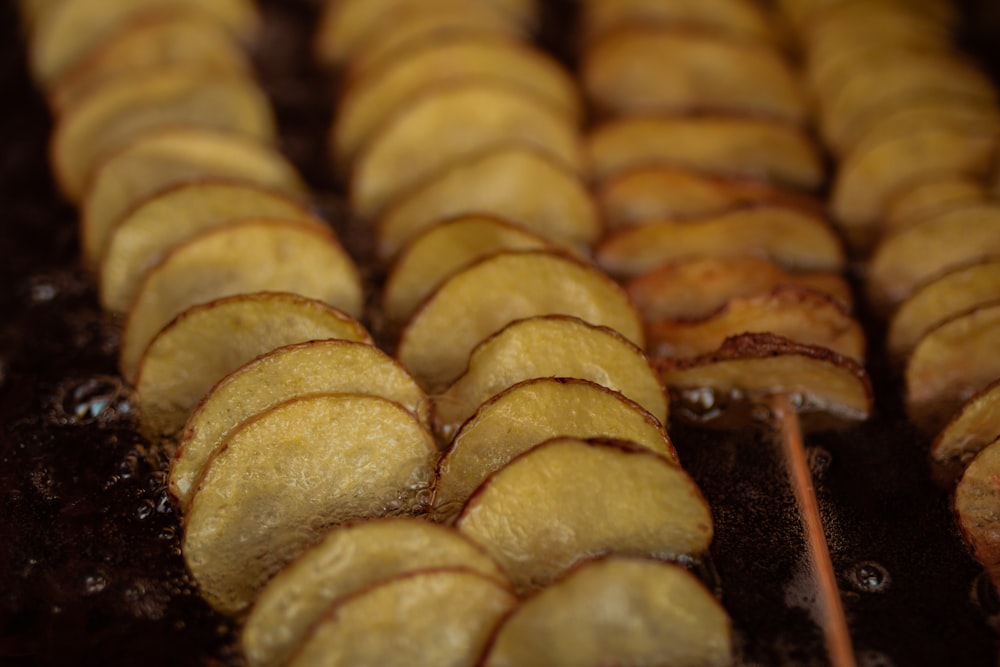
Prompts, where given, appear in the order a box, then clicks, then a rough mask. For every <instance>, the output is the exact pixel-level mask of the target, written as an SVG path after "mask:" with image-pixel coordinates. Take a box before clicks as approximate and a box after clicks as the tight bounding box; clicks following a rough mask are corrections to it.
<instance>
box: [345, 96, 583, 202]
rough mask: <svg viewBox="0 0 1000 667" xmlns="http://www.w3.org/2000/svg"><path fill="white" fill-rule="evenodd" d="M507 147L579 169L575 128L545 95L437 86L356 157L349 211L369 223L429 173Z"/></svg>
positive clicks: (404, 110) (580, 150)
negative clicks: (520, 147) (518, 146)
mask: <svg viewBox="0 0 1000 667" xmlns="http://www.w3.org/2000/svg"><path fill="white" fill-rule="evenodd" d="M510 144H523V145H528V146H534V147H536V148H537V149H538V150H540V151H542V152H544V153H546V154H547V155H550V156H551V157H552V158H553V159H555V160H558V161H560V162H562V163H563V164H565V165H566V166H567V167H570V168H572V169H574V170H576V171H582V164H583V157H582V149H581V146H580V141H579V138H578V136H577V131H576V126H575V125H574V123H572V122H571V121H569V120H567V118H566V117H565V116H564V115H563V114H561V113H560V112H559V110H558V109H556V108H554V107H552V106H550V105H549V103H548V101H547V100H545V99H544V98H538V97H535V96H534V95H532V94H531V93H530V92H529V91H526V90H523V89H521V88H517V87H514V86H511V85H510V84H507V83H501V82H498V81H490V80H482V81H473V82H458V83H453V84H442V85H439V86H435V87H434V88H432V89H430V90H427V91H424V92H423V93H422V94H421V95H420V96H418V97H417V98H416V99H414V100H412V102H411V103H410V104H409V105H407V106H406V107H405V108H404V109H401V110H400V111H398V112H397V113H396V114H395V115H394V116H393V117H392V119H391V120H389V121H388V122H387V123H386V124H385V125H383V126H382V128H381V129H380V131H379V133H378V134H377V136H375V137H373V138H372V141H371V143H370V144H369V145H368V146H367V147H366V149H365V150H364V152H362V153H361V155H360V156H359V159H358V163H357V167H356V169H355V171H354V173H353V175H352V178H351V188H350V190H351V192H350V195H351V204H352V206H353V210H354V212H355V213H356V214H357V215H359V216H361V217H362V218H369V219H371V218H375V217H377V216H378V214H380V213H381V212H382V211H383V210H384V209H385V207H386V206H387V205H389V204H390V203H392V202H393V201H394V200H395V199H397V198H398V197H399V195H401V194H402V193H404V192H405V191H407V190H409V189H410V188H412V187H414V186H416V185H417V184H419V183H420V182H421V181H423V180H425V179H427V178H429V177H431V176H433V175H434V174H435V173H438V172H440V171H441V170H443V169H445V168H447V167H449V166H451V165H453V164H456V163H458V162H459V161H461V160H463V159H466V158H468V157H470V156H472V155H475V154H476V153H479V152H482V151H484V150H487V149H490V148H494V147H498V146H503V145H510ZM430 146H433V150H428V149H429V147H430Z"/></svg>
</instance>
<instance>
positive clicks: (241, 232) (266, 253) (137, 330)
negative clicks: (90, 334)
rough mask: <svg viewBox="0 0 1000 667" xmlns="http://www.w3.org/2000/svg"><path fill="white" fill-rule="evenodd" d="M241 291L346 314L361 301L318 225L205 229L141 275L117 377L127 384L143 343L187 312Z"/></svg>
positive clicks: (260, 223) (262, 223)
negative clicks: (280, 295)
mask: <svg viewBox="0 0 1000 667" xmlns="http://www.w3.org/2000/svg"><path fill="white" fill-rule="evenodd" d="M249 292H291V293H294V294H299V295H301V296H304V297H307V298H311V299H316V300H318V301H324V302H326V303H329V304H330V305H332V306H336V307H337V308H339V309H341V310H343V311H345V312H346V313H348V314H350V315H353V316H358V315H359V314H360V313H361V309H362V306H363V298H364V297H363V294H362V287H361V277H360V275H359V274H358V270H357V267H356V266H355V265H354V262H353V260H351V257H350V256H349V255H348V254H347V253H346V252H345V251H344V249H343V248H342V247H341V245H340V243H338V242H337V240H336V238H335V237H334V235H333V233H332V232H331V231H330V230H329V229H327V228H325V227H320V226H318V225H312V224H303V223H298V222H289V221H283V220H247V221H240V222H234V223H232V224H229V225H226V226H224V227H217V228H215V229H210V230H208V231H205V232H202V233H201V234H198V235H197V236H195V237H194V238H192V239H190V240H188V241H185V242H184V243H182V244H180V245H178V246H177V247H175V248H174V249H173V250H171V251H170V252H169V253H168V254H167V255H166V256H165V257H164V258H163V261H161V262H160V263H159V264H157V265H156V267H155V268H153V269H152V270H150V271H149V273H147V274H146V277H145V279H144V280H143V281H142V285H140V286H139V289H138V291H137V292H136V297H135V301H133V302H132V305H131V306H130V307H129V312H128V319H127V320H126V323H125V330H124V332H123V334H122V343H121V356H120V360H119V361H120V366H121V371H122V375H123V376H124V377H125V378H126V379H127V380H134V379H135V374H136V371H137V369H138V366H139V360H140V359H141V358H142V353H143V350H145V349H146V346H147V345H148V344H149V341H151V340H152V339H153V337H155V336H156V334H157V332H159V331H160V329H162V328H163V327H164V326H166V325H167V323H169V322H170V321H171V320H172V319H173V318H175V317H176V316H177V315H179V314H180V313H182V312H183V311H184V310H186V309H187V308H189V307H191V306H194V305H196V304H199V303H205V302H208V301H212V300H213V299H219V298H222V297H225V296H231V295H233V294H244V293H249Z"/></svg>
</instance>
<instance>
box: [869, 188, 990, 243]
mask: <svg viewBox="0 0 1000 667" xmlns="http://www.w3.org/2000/svg"><path fill="white" fill-rule="evenodd" d="M987 199H989V193H988V192H987V190H986V184H985V183H983V181H982V179H981V178H974V177H972V176H965V175H961V174H952V173H947V174H934V175H931V176H929V177H927V178H926V179H925V180H922V181H919V182H917V183H914V184H913V185H910V186H909V187H906V188H903V189H902V190H900V191H899V192H897V193H896V195H895V196H894V197H892V198H891V199H890V200H889V202H888V204H887V205H886V212H885V219H884V220H883V222H882V225H883V228H884V232H883V234H884V236H891V235H893V234H896V233H899V232H900V231H902V230H904V229H906V228H907V227H912V226H913V225H915V224H917V223H918V222H920V221H921V220H924V219H926V218H930V217H933V216H935V215H937V214H939V213H944V212H945V211H947V210H948V209H952V208H959V207H962V206H967V205H970V204H985V203H986V201H987Z"/></svg>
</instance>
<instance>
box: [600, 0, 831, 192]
mask: <svg viewBox="0 0 1000 667" xmlns="http://www.w3.org/2000/svg"><path fill="white" fill-rule="evenodd" d="M597 6H601V7H603V6H605V5H603V4H600V5H597ZM587 151H588V157H589V160H590V167H591V173H592V174H593V176H594V178H595V179H597V180H598V181H603V180H605V179H608V178H611V177H613V176H615V175H616V174H619V173H621V172H625V171H629V170H631V169H635V168H637V167H642V166H648V165H650V164H663V165H674V166H678V167H685V168H689V169H693V170H696V171H703V172H707V173H713V174H718V175H722V176H734V177H742V178H757V179H762V180H766V181H773V182H775V183H778V184H781V185H790V186H792V187H798V188H804V189H807V190H815V189H816V188H818V187H819V186H820V185H822V184H823V176H824V174H823V160H822V157H821V155H820V152H819V150H818V148H817V147H816V145H815V144H814V143H813V141H812V140H810V138H809V136H808V135H807V134H806V133H805V132H804V131H803V130H802V129H801V128H799V127H797V126H795V125H790V124H787V123H776V122H773V121H770V120H767V119H763V118H750V117H744V118H736V117H731V116H700V117H690V118H689V117H667V116H663V117H659V116H638V117H626V118H618V119H614V120H611V121H608V122H606V123H604V124H602V125H599V126H598V127H597V129H595V130H594V131H593V132H591V133H590V136H589V137H588V138H587Z"/></svg>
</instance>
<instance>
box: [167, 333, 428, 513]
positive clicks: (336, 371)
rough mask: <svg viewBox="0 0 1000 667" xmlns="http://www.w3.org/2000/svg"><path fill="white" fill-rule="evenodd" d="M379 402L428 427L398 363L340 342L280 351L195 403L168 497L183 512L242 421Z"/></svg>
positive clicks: (422, 398)
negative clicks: (343, 400)
mask: <svg viewBox="0 0 1000 667" xmlns="http://www.w3.org/2000/svg"><path fill="white" fill-rule="evenodd" d="M323 393H342V394H367V395H371V396H381V397H382V398H385V399H387V400H390V401H393V402H395V403H398V404H400V405H402V406H403V407H404V408H406V409H407V410H409V411H410V412H412V413H413V414H414V415H415V416H416V417H417V419H419V420H420V423H421V424H422V425H423V426H425V427H428V428H429V427H430V421H431V419H430V401H429V399H428V398H427V395H426V394H424V392H423V391H422V390H421V389H420V387H418V386H417V383H416V382H415V381H414V380H413V378H412V377H410V375H409V374H408V373H407V372H406V371H405V370H404V369H403V367H402V366H400V365H399V363H398V362H397V361H396V360H395V359H393V358H392V357H390V356H388V355H387V354H385V353H384V352H382V351H381V350H379V349H378V348H376V347H374V346H372V345H368V344H366V343H356V342H353V341H346V340H315V341H309V342H306V343H298V344H296V345H289V346H286V347H281V348H278V349H276V350H274V351H273V352H269V353H267V354H265V355H262V356H260V357H258V358H256V359H254V360H253V361H251V362H249V363H247V364H246V365H244V366H241V367H240V368H239V369H237V370H235V371H233V372H232V373H230V374H229V375H227V376H226V377H225V378H223V379H222V380H221V381H220V382H219V383H218V384H217V385H215V386H214V387H212V390H211V391H210V392H209V393H208V394H207V395H206V396H205V397H204V398H203V399H202V400H201V402H200V403H199V404H198V407H197V409H195V411H194V412H193V413H192V414H191V417H190V418H188V421H187V424H185V426H184V431H183V432H182V433H181V436H180V442H179V443H178V447H177V452H176V454H175V455H174V458H173V461H172V463H171V466H170V490H171V492H172V494H173V496H174V498H175V499H176V500H177V504H178V505H179V506H180V508H181V509H182V510H186V509H187V507H188V505H189V504H190V502H191V496H192V493H193V492H194V485H195V483H196V482H197V480H198V477H199V476H200V475H201V472H202V470H203V469H204V467H205V464H206V463H207V462H208V460H209V459H210V458H211V457H212V456H213V455H214V454H215V453H216V452H217V451H219V449H220V448H221V447H222V446H223V444H224V443H225V441H226V439H227V438H228V437H229V435H230V434H231V433H232V432H233V431H234V430H235V429H236V428H238V427H239V425H240V424H241V423H242V422H244V421H245V420H247V419H249V418H251V417H253V416H254V415H256V414H258V413H261V412H264V411H265V410H269V409H270V408H273V407H274V406H275V405H278V404H279V403H284V402H285V401H287V400H290V399H292V398H296V397H298V396H308V395H312V394H323Z"/></svg>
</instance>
